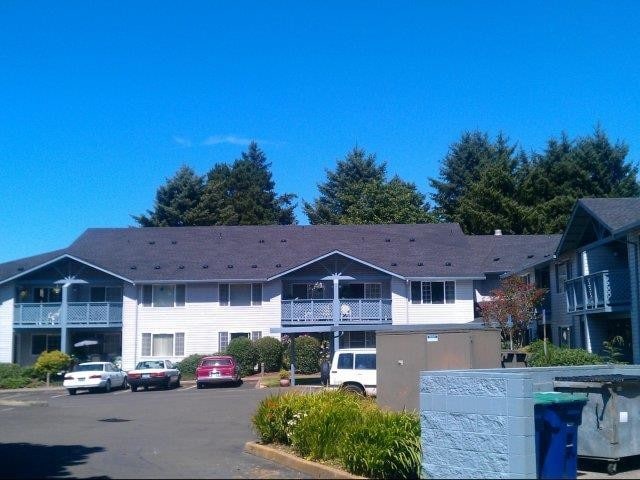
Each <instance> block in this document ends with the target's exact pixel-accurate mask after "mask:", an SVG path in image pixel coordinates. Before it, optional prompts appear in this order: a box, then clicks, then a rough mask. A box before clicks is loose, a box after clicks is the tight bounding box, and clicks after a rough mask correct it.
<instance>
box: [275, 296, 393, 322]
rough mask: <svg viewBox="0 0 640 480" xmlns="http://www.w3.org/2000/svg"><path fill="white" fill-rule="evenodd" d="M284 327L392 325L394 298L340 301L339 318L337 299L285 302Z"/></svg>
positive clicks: (282, 306) (283, 304) (283, 306)
mask: <svg viewBox="0 0 640 480" xmlns="http://www.w3.org/2000/svg"><path fill="white" fill-rule="evenodd" d="M281 312H282V313H281V319H282V325H284V326H292V325H300V324H302V325H304V324H333V323H335V321H336V320H337V322H338V323H340V324H352V323H353V324H359V323H373V324H377V323H391V299H386V298H380V299H346V298H345V299H340V308H339V313H338V317H339V318H337V319H334V318H333V300H331V299H328V300H326V299H322V300H283V301H282V304H281Z"/></svg>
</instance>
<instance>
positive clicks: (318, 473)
mask: <svg viewBox="0 0 640 480" xmlns="http://www.w3.org/2000/svg"><path fill="white" fill-rule="evenodd" d="M244 451H245V452H247V453H250V454H252V455H255V456H256V457H261V458H265V459H267V460H271V461H272V462H276V463H279V464H280V465H282V466H284V467H287V468H291V469H292V470H297V471H299V472H302V473H304V474H306V475H309V476H310V477H312V478H344V479H349V480H351V479H364V478H365V477H359V476H357V475H353V474H351V473H348V472H345V471H344V470H340V469H339V468H334V467H329V466H327V465H322V464H321V463H316V462H311V461H309V460H305V459H303V458H300V457H296V456H295V455H291V454H290V453H286V452H283V451H280V450H277V449H275V448H273V447H269V446H267V445H263V444H261V443H257V442H247V443H245V445H244Z"/></svg>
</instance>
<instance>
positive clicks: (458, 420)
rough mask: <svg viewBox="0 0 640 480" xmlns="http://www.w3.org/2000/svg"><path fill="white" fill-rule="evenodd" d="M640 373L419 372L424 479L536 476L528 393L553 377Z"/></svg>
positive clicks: (545, 387) (635, 370)
mask: <svg viewBox="0 0 640 480" xmlns="http://www.w3.org/2000/svg"><path fill="white" fill-rule="evenodd" d="M597 373H602V374H628V375H638V374H640V367H638V366H631V365H624V366H614V365H600V366H582V367H549V368H518V369H503V368H499V369H491V370H458V371H439V372H421V377H420V424H421V437H422V467H423V475H424V476H426V478H515V479H518V478H536V477H537V475H536V456H535V454H536V451H535V420H534V404H533V393H534V392H536V391H552V390H553V379H554V378H555V377H557V376H571V375H591V374H597Z"/></svg>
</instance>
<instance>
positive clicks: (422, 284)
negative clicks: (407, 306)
mask: <svg viewBox="0 0 640 480" xmlns="http://www.w3.org/2000/svg"><path fill="white" fill-rule="evenodd" d="M434 283H437V284H442V302H434V301H433V296H434V288H433V284H434ZM416 287H418V288H416ZM447 287H448V288H447ZM451 288H453V293H451ZM416 291H418V292H420V298H419V299H416V298H415V293H416ZM409 292H410V295H411V298H410V299H409V301H410V303H412V304H414V305H454V304H455V303H456V293H457V281H456V280H424V281H423V280H412V281H411V285H410V286H409ZM425 297H428V301H426V299H425Z"/></svg>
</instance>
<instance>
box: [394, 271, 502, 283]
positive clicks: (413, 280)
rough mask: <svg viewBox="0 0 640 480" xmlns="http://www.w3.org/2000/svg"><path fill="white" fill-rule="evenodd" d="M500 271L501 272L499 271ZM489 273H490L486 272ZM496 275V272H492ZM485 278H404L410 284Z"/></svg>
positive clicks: (480, 278) (484, 278) (483, 277)
mask: <svg viewBox="0 0 640 480" xmlns="http://www.w3.org/2000/svg"><path fill="white" fill-rule="evenodd" d="M501 271H502V270H501ZM487 273H491V272H487ZM493 273H497V272H493ZM486 279H487V277H486V276H485V275H483V276H482V277H433V276H431V277H406V278H405V280H409V281H411V282H448V281H453V282H455V281H458V280H486Z"/></svg>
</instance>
